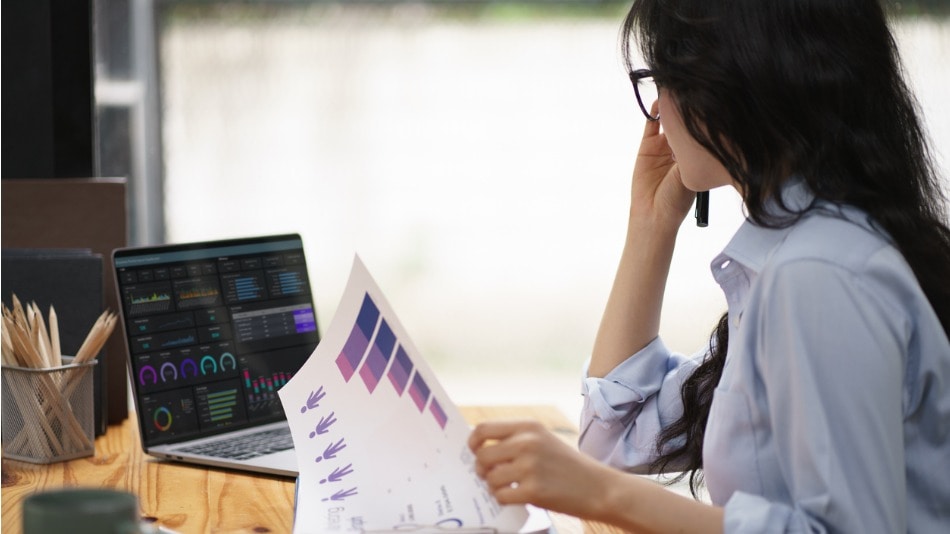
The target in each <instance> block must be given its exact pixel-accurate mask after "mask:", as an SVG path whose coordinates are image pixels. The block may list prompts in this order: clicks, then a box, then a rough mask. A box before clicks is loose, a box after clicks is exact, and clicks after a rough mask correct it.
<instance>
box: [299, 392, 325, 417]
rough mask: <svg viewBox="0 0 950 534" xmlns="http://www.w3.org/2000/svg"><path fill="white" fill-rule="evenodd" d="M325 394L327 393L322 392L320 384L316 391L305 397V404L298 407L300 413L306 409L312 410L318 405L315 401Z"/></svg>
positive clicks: (318, 400) (305, 411)
mask: <svg viewBox="0 0 950 534" xmlns="http://www.w3.org/2000/svg"><path fill="white" fill-rule="evenodd" d="M326 395H327V394H326V393H324V392H323V386H320V389H318V390H316V391H312V392H310V395H309V396H308V397H307V405H306V406H301V407H300V413H307V410H312V409H314V408H316V407H317V406H319V404H317V403H318V402H320V399H322V398H323V397H325V396H326Z"/></svg>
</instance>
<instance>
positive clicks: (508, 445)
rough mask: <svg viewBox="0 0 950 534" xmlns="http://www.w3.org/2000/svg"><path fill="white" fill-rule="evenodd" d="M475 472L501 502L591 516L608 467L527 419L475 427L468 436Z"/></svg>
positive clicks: (607, 479) (599, 501)
mask: <svg viewBox="0 0 950 534" xmlns="http://www.w3.org/2000/svg"><path fill="white" fill-rule="evenodd" d="M468 444H469V447H471V449H472V451H473V452H474V453H475V457H476V472H477V474H478V476H479V477H481V478H483V479H484V480H485V482H486V483H487V484H488V487H489V489H490V490H491V493H492V495H494V497H495V499H497V500H498V502H499V503H501V504H533V505H535V506H538V507H541V508H545V509H547V510H552V511H556V512H561V513H565V514H569V515H573V516H577V517H584V518H595V517H597V516H598V515H599V514H598V510H599V507H601V506H603V504H604V503H605V502H606V499H605V491H606V489H607V487H606V484H609V483H610V480H611V476H610V474H611V473H612V472H613V470H612V469H610V468H608V467H606V466H604V465H602V464H600V463H598V462H597V461H595V460H594V459H592V458H590V457H588V456H585V455H583V454H581V453H580V452H578V451H577V450H576V449H574V448H573V447H571V446H569V445H568V444H566V443H564V442H563V441H562V440H561V439H560V438H558V437H557V436H555V435H554V434H552V433H551V432H549V431H548V430H546V429H545V428H544V427H543V426H542V425H541V424H539V423H537V422H533V421H517V422H492V423H483V424H480V425H478V426H477V427H476V428H475V430H473V431H472V434H471V436H470V437H469V442H468Z"/></svg>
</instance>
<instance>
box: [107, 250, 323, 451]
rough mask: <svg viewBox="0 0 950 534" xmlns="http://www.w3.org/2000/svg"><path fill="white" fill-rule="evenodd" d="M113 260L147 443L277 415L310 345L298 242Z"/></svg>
mask: <svg viewBox="0 0 950 534" xmlns="http://www.w3.org/2000/svg"><path fill="white" fill-rule="evenodd" d="M113 264H114V267H115V271H116V280H117V283H118V286H119V287H118V289H119V293H118V294H119V300H120V301H121V307H122V317H123V321H124V327H125V337H126V340H127V342H128V349H129V355H130V357H131V359H130V377H131V381H132V384H133V389H134V391H135V401H136V407H137V411H138V414H139V419H140V420H139V423H140V426H141V429H142V430H141V433H142V439H143V440H144V444H145V445H146V446H153V445H159V444H164V443H175V442H178V441H183V440H188V439H194V438H198V437H205V436H210V435H213V434H218V433H221V432H225V431H229V430H235V429H239V428H245V427H249V426H253V425H256V424H262V423H269V422H273V421H278V420H282V419H284V418H285V417H284V412H283V409H282V408H281V404H280V399H279V398H278V396H277V390H278V389H279V388H280V387H281V386H282V385H284V384H285V383H286V382H287V381H288V380H289V379H290V378H291V377H292V376H293V375H294V373H296V372H297V370H298V369H300V367H301V366H302V365H303V364H304V362H305V361H306V360H307V358H308V357H309V356H310V354H311V353H312V352H313V350H314V348H315V347H316V345H317V342H318V341H319V340H320V338H319V333H318V330H317V321H316V314H315V312H314V307H313V298H312V295H311V290H310V282H309V277H308V275H307V264H306V261H305V259H304V251H303V242H302V241H301V239H300V236H298V235H283V236H270V237H258V238H249V239H236V240H227V241H215V242H207V243H189V244H184V245H169V246H160V247H147V248H131V249H123V250H117V251H115V253H114V254H113Z"/></svg>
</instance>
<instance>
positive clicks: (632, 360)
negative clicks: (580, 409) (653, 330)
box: [581, 337, 673, 426]
mask: <svg viewBox="0 0 950 534" xmlns="http://www.w3.org/2000/svg"><path fill="white" fill-rule="evenodd" d="M671 363H673V362H671V361H670V351H669V350H668V349H667V348H666V346H665V345H664V344H663V341H662V340H661V339H660V338H659V337H657V338H654V339H653V341H651V342H650V343H649V344H648V345H647V346H646V347H644V348H643V349H641V350H640V351H639V352H637V353H636V354H634V355H633V356H631V357H629V358H627V359H626V360H625V361H624V362H622V363H621V364H620V365H618V366H617V367H615V368H614V369H613V370H612V371H610V373H608V374H607V376H605V377H603V378H599V377H589V376H588V377H585V378H584V382H583V385H582V390H581V393H582V394H583V395H584V396H585V397H586V398H587V402H586V404H587V406H588V410H589V411H591V412H592V413H591V414H590V415H592V416H593V418H594V419H596V420H598V421H600V423H601V424H603V425H605V426H609V425H611V424H613V423H614V422H616V421H618V420H620V419H621V418H629V417H630V416H631V412H632V411H634V410H635V408H636V406H635V405H636V404H642V403H643V402H644V401H645V400H646V399H648V398H649V397H650V396H651V395H654V394H655V393H656V392H658V391H659V390H660V387H661V385H662V384H663V379H664V377H665V376H666V374H667V373H668V372H669V370H670V365H671Z"/></svg>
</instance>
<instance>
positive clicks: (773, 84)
mask: <svg viewBox="0 0 950 534" xmlns="http://www.w3.org/2000/svg"><path fill="white" fill-rule="evenodd" d="M621 48H622V52H623V55H624V60H625V62H626V65H627V67H628V68H629V69H633V68H637V67H640V66H642V65H637V61H638V56H637V55H636V54H635V52H639V57H642V59H643V60H644V61H645V62H646V64H647V66H648V68H650V69H651V70H653V71H654V79H655V80H656V82H657V85H659V86H660V87H662V88H663V89H664V90H668V91H670V93H671V94H673V95H675V97H676V98H675V103H676V105H677V107H678V109H679V111H680V113H681V115H682V117H683V122H684V125H685V127H686V128H687V129H688V131H689V132H690V133H691V134H692V136H693V137H694V138H695V139H696V140H697V141H698V142H699V143H700V144H701V145H702V146H703V147H705V148H706V149H707V150H709V151H710V153H712V154H713V155H714V156H715V157H716V158H717V159H718V160H719V161H720V162H721V163H722V164H723V165H724V166H725V168H726V169H727V170H728V171H729V172H730V174H731V175H732V176H733V178H734V179H735V180H736V181H737V182H738V183H739V185H740V186H741V190H742V195H743V199H744V204H745V208H746V210H747V213H748V216H749V218H750V219H751V220H752V221H753V222H755V223H756V224H760V225H763V226H769V227H782V226H787V225H790V224H793V223H794V222H795V221H796V220H797V219H798V218H799V217H801V216H802V215H803V214H804V213H805V212H806V211H807V210H808V208H806V209H805V210H804V211H800V212H793V211H792V210H791V209H789V208H788V207H786V206H781V205H780V207H782V208H783V210H779V211H780V213H779V214H776V213H775V210H771V211H767V210H766V209H765V206H766V204H767V202H770V201H773V200H774V201H777V202H781V197H780V195H779V194H778V193H779V191H780V189H781V187H782V184H783V183H784V182H785V181H786V180H787V179H788V177H789V176H790V175H792V174H795V175H799V176H801V177H802V178H803V179H804V181H805V182H806V184H807V185H808V187H809V188H810V189H811V190H812V191H813V192H814V194H815V196H816V198H817V199H823V200H827V201H831V202H833V203H838V204H848V205H852V206H856V207H858V208H860V209H862V210H863V211H864V212H865V213H867V214H868V217H869V219H870V221H871V222H872V224H873V225H874V226H875V227H876V228H878V229H879V230H881V231H882V234H883V235H886V236H889V239H890V240H891V241H892V242H893V243H894V244H895V246H896V247H897V248H898V250H900V252H901V253H902V255H903V256H904V258H905V259H906V260H907V262H908V263H909V264H910V266H911V268H912V269H913V272H914V274H915V276H916V277H917V281H918V282H919V284H920V286H921V287H922V288H923V291H924V293H925V294H926V295H927V298H928V300H929V301H930V304H931V306H933V308H934V310H935V311H936V313H937V316H938V317H939V319H940V322H941V324H942V325H943V328H944V331H946V332H948V333H950V276H947V274H948V273H950V229H948V227H947V224H946V222H945V221H946V197H945V195H944V193H943V191H942V189H941V185H940V179H939V177H938V176H937V173H936V170H935V166H934V164H933V158H932V155H931V153H930V149H929V147H928V144H927V138H926V134H925V132H924V129H923V127H922V124H921V121H920V120H919V119H918V106H917V102H916V100H915V99H914V97H913V95H912V94H911V92H910V90H909V89H908V87H907V85H906V84H905V82H904V79H903V70H902V66H901V63H900V58H899V54H898V51H897V46H896V43H895V40H894V37H893V35H892V34H891V32H890V30H889V28H888V21H887V13H886V11H885V8H884V6H882V5H881V3H879V2H878V1H876V0H767V1H763V0H637V1H636V2H635V3H634V4H633V7H632V8H631V9H630V12H629V13H628V15H627V17H626V19H625V21H624V24H623V28H622V32H621ZM634 48H635V49H636V50H634ZM710 341H711V342H710V351H709V354H708V355H707V357H706V359H705V361H704V363H703V364H701V365H700V367H699V368H698V369H697V370H696V371H695V372H694V373H693V375H692V376H691V377H690V378H689V379H688V380H687V381H686V383H685V384H684V385H683V388H682V392H681V394H682V398H683V403H684V412H683V416H682V417H681V418H680V419H679V420H677V421H675V422H674V423H673V424H671V425H669V426H668V427H667V428H665V429H664V430H663V432H661V434H660V435H659V436H658V438H657V451H658V458H657V459H656V461H655V462H654V463H653V465H652V466H651V467H652V469H653V470H654V471H655V472H664V471H666V470H667V469H668V468H670V467H673V466H678V467H679V466H685V471H684V472H683V473H682V474H681V475H680V476H679V477H676V478H675V479H674V480H679V479H681V478H682V477H683V476H685V475H686V473H687V472H688V473H689V483H690V489H691V491H692V492H693V495H694V496H696V495H697V491H698V487H699V486H700V485H701V483H702V446H703V435H704V432H705V428H706V420H707V418H708V415H709V405H710V403H711V402H712V393H713V390H714V388H715V387H716V384H718V382H719V378H720V376H721V374H722V368H723V365H724V363H725V355H726V350H727V345H728V325H727V322H726V321H725V316H723V318H722V319H721V320H720V322H719V324H718V326H717V327H716V329H715V331H714V332H713V335H712V338H711V340H710Z"/></svg>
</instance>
